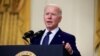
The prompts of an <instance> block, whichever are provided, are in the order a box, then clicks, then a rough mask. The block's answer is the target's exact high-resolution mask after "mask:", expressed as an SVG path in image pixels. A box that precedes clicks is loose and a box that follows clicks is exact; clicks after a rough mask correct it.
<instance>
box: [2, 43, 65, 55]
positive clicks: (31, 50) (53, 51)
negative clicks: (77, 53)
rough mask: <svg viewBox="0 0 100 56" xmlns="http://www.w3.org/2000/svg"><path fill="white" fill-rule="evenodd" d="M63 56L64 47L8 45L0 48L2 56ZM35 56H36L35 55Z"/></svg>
mask: <svg viewBox="0 0 100 56" xmlns="http://www.w3.org/2000/svg"><path fill="white" fill-rule="evenodd" d="M18 54H19V56H32V55H33V54H35V56H63V46H62V45H49V46H45V45H7V46H0V56H18ZM33 56H34V55H33Z"/></svg>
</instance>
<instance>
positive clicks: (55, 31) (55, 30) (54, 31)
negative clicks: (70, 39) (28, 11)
mask: <svg viewBox="0 0 100 56" xmlns="http://www.w3.org/2000/svg"><path fill="white" fill-rule="evenodd" d="M58 30H59V27H57V28H55V29H53V30H52V31H51V32H52V33H53V34H56V33H57V31H58ZM48 31H49V30H48V29H46V31H45V32H48Z"/></svg>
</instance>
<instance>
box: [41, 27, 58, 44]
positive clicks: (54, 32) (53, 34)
mask: <svg viewBox="0 0 100 56" xmlns="http://www.w3.org/2000/svg"><path fill="white" fill-rule="evenodd" d="M58 30H59V27H57V28H55V29H54V30H52V31H51V32H52V33H51V34H50V35H49V43H48V44H50V43H51V41H52V39H53V38H54V36H55V34H56V33H57V32H58ZM47 32H49V30H48V29H46V30H45V32H44V34H43V36H42V38H41V41H40V45H42V42H43V39H44V37H45V36H46V33H47Z"/></svg>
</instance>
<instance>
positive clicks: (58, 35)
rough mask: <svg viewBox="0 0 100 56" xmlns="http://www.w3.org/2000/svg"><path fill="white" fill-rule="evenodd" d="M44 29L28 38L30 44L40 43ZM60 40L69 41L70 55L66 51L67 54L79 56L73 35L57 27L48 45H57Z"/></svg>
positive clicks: (60, 42)
mask: <svg viewBox="0 0 100 56" xmlns="http://www.w3.org/2000/svg"><path fill="white" fill-rule="evenodd" d="M44 31H45V30H44ZM44 31H41V33H39V34H36V36H35V37H32V39H31V40H30V41H31V44H32V45H40V41H41V38H42V35H43V33H44ZM62 41H64V42H65V43H69V44H70V45H71V47H72V49H73V54H72V55H69V54H68V52H67V51H66V53H67V55H68V56H81V55H80V52H79V51H78V49H77V47H76V42H75V41H76V39H75V37H74V36H73V35H71V34H69V33H66V32H64V31H62V30H61V29H59V31H58V32H57V33H56V35H55V36H54V38H53V40H52V41H51V43H50V45H59V44H62Z"/></svg>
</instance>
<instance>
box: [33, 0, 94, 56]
mask: <svg viewBox="0 0 100 56" xmlns="http://www.w3.org/2000/svg"><path fill="white" fill-rule="evenodd" d="M31 3H32V4H31V29H32V30H34V31H38V30H41V29H44V28H45V25H44V23H43V8H44V6H45V5H46V4H48V3H55V4H58V5H59V6H60V7H61V8H62V11H63V19H62V22H61V23H60V27H61V29H63V30H64V31H66V32H69V33H72V34H74V35H75V36H76V43H77V47H78V49H79V51H80V52H81V55H82V56H93V31H94V0H32V1H31Z"/></svg>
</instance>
